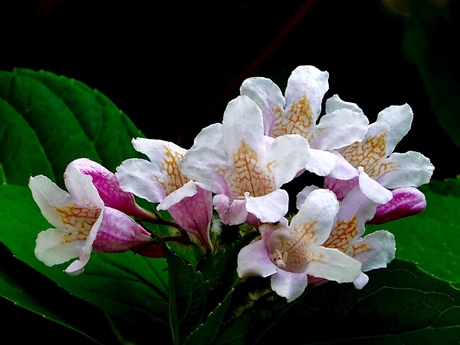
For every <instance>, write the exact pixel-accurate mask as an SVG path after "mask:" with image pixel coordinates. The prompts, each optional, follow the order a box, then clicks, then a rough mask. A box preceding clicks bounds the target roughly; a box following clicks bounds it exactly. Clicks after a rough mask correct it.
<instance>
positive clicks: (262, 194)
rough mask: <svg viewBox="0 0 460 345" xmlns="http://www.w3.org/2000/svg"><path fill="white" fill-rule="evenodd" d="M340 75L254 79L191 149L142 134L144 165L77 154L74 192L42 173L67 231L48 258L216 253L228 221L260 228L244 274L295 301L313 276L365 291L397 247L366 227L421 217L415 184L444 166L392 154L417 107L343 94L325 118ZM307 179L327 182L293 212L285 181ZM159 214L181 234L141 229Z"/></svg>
mask: <svg viewBox="0 0 460 345" xmlns="http://www.w3.org/2000/svg"><path fill="white" fill-rule="evenodd" d="M328 78H329V74H328V73H327V72H325V71H321V70H319V69H317V68H316V67H313V66H307V65H306V66H299V67H297V68H296V69H295V70H294V71H293V72H292V74H291V76H290V77H289V79H288V82H287V86H286V89H285V91H284V93H283V92H282V90H280V88H279V87H278V86H277V85H276V84H275V83H274V82H273V81H271V80H270V79H267V78H263V77H253V78H248V79H246V80H245V81H244V82H243V83H242V85H241V88H240V95H239V96H238V97H236V98H235V99H233V100H231V101H230V102H229V103H228V105H227V107H226V109H225V111H224V114H223V120H222V122H221V123H215V124H211V125H209V126H207V127H206V128H204V129H202V130H201V132H200V133H199V134H198V135H197V136H196V138H195V139H194V142H193V145H192V147H191V148H190V149H184V148H182V147H180V146H178V145H176V144H174V143H171V142H167V141H163V140H154V139H146V138H134V139H133V140H132V144H133V146H134V148H135V149H136V150H137V151H138V152H140V153H142V154H143V155H145V156H146V159H141V158H131V159H127V160H125V161H123V162H122V163H121V164H120V165H119V166H118V167H117V169H116V172H114V173H113V172H111V171H109V170H107V169H106V168H104V167H103V166H102V165H100V164H99V163H97V162H94V161H91V160H89V159H86V158H80V159H77V160H74V161H72V162H70V164H69V165H68V166H67V169H66V171H65V173H64V181H65V185H66V187H67V189H68V192H66V191H63V190H61V189H60V188H59V187H58V186H57V185H56V184H54V183H53V182H52V181H51V180H49V179H48V178H47V177H45V176H42V175H39V176H35V177H31V178H30V182H29V187H30V189H31V191H32V195H33V198H34V200H35V201H36V203H37V204H38V206H39V207H40V210H41V212H42V214H43V216H44V217H45V218H46V219H47V220H48V222H49V223H50V224H52V225H53V226H54V227H55V228H51V229H48V230H46V231H42V232H41V233H39V235H38V237H37V241H36V248H35V255H36V257H37V258H38V259H39V260H41V261H42V262H43V263H45V264H46V265H48V266H52V265H57V264H62V263H65V262H67V261H69V260H71V259H75V258H76V260H74V261H73V262H72V263H71V264H70V265H69V266H68V267H67V268H66V269H65V272H67V273H68V274H79V273H81V272H82V271H83V270H84V267H85V265H86V263H87V262H88V260H89V259H90V255H91V252H92V251H94V252H104V253H117V252H124V251H133V252H135V253H137V254H139V255H145V256H149V257H152V258H160V257H164V254H165V251H166V250H170V249H171V248H170V246H169V243H172V242H171V241H179V242H182V243H186V244H189V245H193V246H197V247H199V248H200V249H201V253H202V255H213V253H215V251H217V250H219V248H220V247H221V246H222V245H223V244H222V243H221V241H220V239H221V237H222V235H223V234H222V232H224V231H226V227H232V226H235V227H243V226H244V227H245V229H247V228H249V229H251V230H249V231H253V232H254V234H255V235H256V236H255V237H254V239H253V240H252V241H251V242H250V243H248V244H247V245H246V246H244V247H243V248H242V249H241V251H240V252H239V254H238V257H237V273H238V275H239V277H240V278H241V279H242V280H245V279H247V278H249V277H252V276H259V277H270V285H271V288H272V290H273V291H274V292H275V293H276V294H278V295H279V296H282V297H285V298H286V300H287V301H288V302H290V301H293V300H295V299H296V298H298V297H299V296H300V295H301V294H302V293H303V292H304V290H305V288H306V287H307V285H308V284H316V285H319V284H323V283H326V282H328V281H335V282H338V283H346V282H349V283H353V284H354V286H355V287H356V288H357V289H361V288H363V287H364V286H365V285H366V283H367V282H368V279H369V278H368V276H367V275H366V273H365V272H368V271H370V270H373V269H378V268H382V267H386V265H387V264H388V263H389V262H390V261H391V260H392V259H393V258H394V257H395V250H396V245H395V238H394V236H393V235H392V234H391V233H390V232H388V231H386V230H379V231H375V232H372V233H370V234H367V235H364V232H365V225H366V223H372V224H382V223H385V222H387V221H390V220H394V219H398V218H401V217H406V216H410V215H413V214H417V213H419V212H421V211H422V210H423V209H424V208H425V207H426V201H425V197H424V195H423V193H421V192H420V191H419V190H418V189H417V187H419V186H421V185H423V184H426V183H428V182H429V181H430V178H431V176H432V173H433V170H434V167H433V165H432V164H431V163H430V160H429V159H428V158H426V157H425V156H423V155H422V154H421V153H418V152H412V151H410V152H406V153H395V152H393V151H394V149H395V146H396V144H397V143H398V142H400V141H401V139H402V138H403V137H404V136H405V135H406V134H407V132H408V131H409V129H410V126H411V122H412V119H413V113H412V109H411V108H410V107H409V106H408V105H407V104H405V105H401V106H390V107H388V108H386V109H384V110H382V111H381V112H380V113H379V114H378V116H377V119H376V120H375V122H374V123H369V120H368V118H367V117H366V116H365V114H364V112H363V111H362V109H361V108H359V107H358V106H357V105H356V104H354V103H350V102H345V101H342V100H341V99H340V98H339V97H338V96H337V95H334V96H332V97H331V98H329V99H327V100H325V112H324V114H321V112H322V106H323V98H324V95H325V94H326V92H327V91H328V88H329V85H328ZM306 174H311V175H312V176H316V177H321V178H323V179H324V180H323V181H324V183H323V185H322V186H317V185H314V184H312V185H307V186H305V187H304V188H303V189H302V190H300V191H299V192H298V194H297V195H296V199H295V204H296V206H297V207H296V210H294V211H292V210H290V209H289V198H290V197H291V196H290V195H289V194H288V192H287V191H286V189H283V186H285V185H286V184H288V183H289V182H291V181H293V180H295V179H297V178H298V177H299V176H301V175H306ZM140 199H143V200H144V201H148V202H149V203H151V205H153V206H152V209H151V210H150V209H146V208H144V207H141V206H139V200H140ZM162 212H165V213H167V214H168V215H169V216H170V219H171V220H169V218H168V219H165V218H164V217H163V216H162V214H164V213H162ZM149 222H150V223H155V224H160V225H165V226H168V228H171V227H172V228H174V229H175V231H173V232H170V233H168V234H167V236H165V235H164V234H158V233H155V232H154V231H152V230H150V229H148V228H147V227H145V226H144V225H143V224H146V223H149ZM219 224H223V225H224V226H223V229H221V230H220V231H216V230H215V229H216V227H217V228H218V226H216V225H219ZM245 231H248V230H245Z"/></svg>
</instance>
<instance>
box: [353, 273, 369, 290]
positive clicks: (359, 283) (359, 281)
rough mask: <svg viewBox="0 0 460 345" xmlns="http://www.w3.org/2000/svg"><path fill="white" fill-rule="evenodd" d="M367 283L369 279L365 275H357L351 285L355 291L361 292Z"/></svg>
mask: <svg viewBox="0 0 460 345" xmlns="http://www.w3.org/2000/svg"><path fill="white" fill-rule="evenodd" d="M368 282H369V277H368V276H367V274H365V273H362V272H361V274H360V275H359V277H358V278H356V280H355V281H354V282H353V285H354V286H355V288H356V289H357V290H361V289H362V288H363V287H364V286H365V285H366V284H367V283H368Z"/></svg>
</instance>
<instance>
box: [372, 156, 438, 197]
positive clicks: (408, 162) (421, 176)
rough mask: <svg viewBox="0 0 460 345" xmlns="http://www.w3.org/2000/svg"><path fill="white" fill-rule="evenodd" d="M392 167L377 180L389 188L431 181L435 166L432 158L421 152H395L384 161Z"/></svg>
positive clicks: (416, 185)
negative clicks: (431, 160)
mask: <svg viewBox="0 0 460 345" xmlns="http://www.w3.org/2000/svg"><path fill="white" fill-rule="evenodd" d="M386 163H389V164H388V165H389V166H390V167H392V168H391V169H389V170H388V171H387V172H385V173H384V174H383V175H382V176H380V177H378V178H377V181H378V182H379V183H380V184H381V185H382V186H385V187H387V188H389V189H394V188H398V187H419V186H421V185H423V184H425V183H428V182H430V179H431V176H432V175H433V171H434V166H433V164H431V162H430V160H429V159H428V158H427V157H425V156H424V155H422V154H421V153H419V152H414V151H409V152H406V153H393V154H391V155H390V157H388V159H385V160H384V161H382V164H386Z"/></svg>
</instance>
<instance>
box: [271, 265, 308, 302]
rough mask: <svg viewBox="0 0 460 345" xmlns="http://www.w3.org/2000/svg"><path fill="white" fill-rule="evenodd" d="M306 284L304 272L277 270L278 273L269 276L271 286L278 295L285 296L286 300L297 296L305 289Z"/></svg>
mask: <svg viewBox="0 0 460 345" xmlns="http://www.w3.org/2000/svg"><path fill="white" fill-rule="evenodd" d="M307 284H308V280H307V275H306V274H305V273H292V272H288V271H284V270H278V273H276V274H274V275H272V277H271V288H272V290H273V291H275V292H276V293H277V294H278V296H281V297H285V298H286V299H287V302H288V303H289V302H292V301H293V300H295V299H297V298H299V297H300V296H301V295H302V293H303V292H304V291H305V289H306V287H307Z"/></svg>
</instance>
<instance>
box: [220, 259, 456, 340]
mask: <svg viewBox="0 0 460 345" xmlns="http://www.w3.org/2000/svg"><path fill="white" fill-rule="evenodd" d="M369 277H370V280H369V283H368V284H367V285H366V286H365V287H364V288H363V289H362V290H356V289H355V288H354V287H353V285H352V284H336V283H333V282H330V283H327V284H325V285H321V286H317V287H313V286H309V287H307V290H306V292H305V293H304V295H303V296H302V297H301V298H299V299H297V300H296V301H294V302H291V303H286V302H285V301H282V300H281V301H280V300H279V299H275V300H270V298H267V299H265V300H264V301H261V302H259V303H258V304H254V305H255V306H257V308H253V309H250V310H249V311H247V312H246V313H244V314H243V315H242V316H240V317H239V318H238V319H236V320H235V321H234V322H233V323H232V324H231V325H229V327H228V328H227V329H226V330H225V331H224V332H223V333H222V334H221V336H220V337H219V339H218V341H217V342H216V344H219V345H220V344H222V345H223V344H231V345H237V344H238V345H244V344H267V343H277V342H280V343H282V342H283V341H286V339H289V336H288V334H289V333H292V337H294V336H295V338H296V339H295V343H296V344H341V345H343V344H414V345H415V344H458V339H459V338H460V324H459V320H460V291H458V290H456V289H454V288H452V287H451V286H450V285H449V284H448V283H446V282H443V281H440V280H438V279H436V278H433V277H431V276H430V275H428V274H426V273H423V272H421V271H420V270H418V269H417V268H416V266H415V265H414V264H413V263H409V262H405V261H400V260H395V261H393V262H392V263H391V264H390V265H389V266H388V268H386V269H379V270H375V271H371V272H369ZM287 337H288V338H287Z"/></svg>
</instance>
